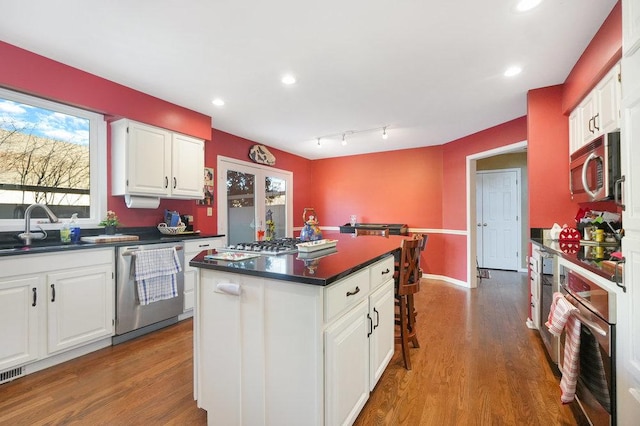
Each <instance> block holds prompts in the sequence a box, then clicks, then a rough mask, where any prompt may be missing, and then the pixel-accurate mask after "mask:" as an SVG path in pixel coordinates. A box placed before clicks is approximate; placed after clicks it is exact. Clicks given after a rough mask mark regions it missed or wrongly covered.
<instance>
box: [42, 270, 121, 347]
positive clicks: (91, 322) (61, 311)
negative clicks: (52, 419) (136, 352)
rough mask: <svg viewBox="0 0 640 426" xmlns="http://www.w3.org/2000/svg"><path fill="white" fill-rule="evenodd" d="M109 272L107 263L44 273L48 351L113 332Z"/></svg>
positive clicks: (81, 342)
mask: <svg viewBox="0 0 640 426" xmlns="http://www.w3.org/2000/svg"><path fill="white" fill-rule="evenodd" d="M112 274H113V268H112V267H111V265H110V264H104V265H97V266H95V267H83V268H74V269H69V270H65V271H61V272H56V273H52V274H47V291H48V297H47V353H49V354H52V353H55V352H59V351H62V350H65V349H69V348H72V347H76V346H78V345H81V344H83V343H86V342H90V341H93V340H95V339H98V338H101V337H105V336H111V335H112V333H113V317H114V315H113V312H114V302H115V300H114V295H113V285H112V283H113V277H112Z"/></svg>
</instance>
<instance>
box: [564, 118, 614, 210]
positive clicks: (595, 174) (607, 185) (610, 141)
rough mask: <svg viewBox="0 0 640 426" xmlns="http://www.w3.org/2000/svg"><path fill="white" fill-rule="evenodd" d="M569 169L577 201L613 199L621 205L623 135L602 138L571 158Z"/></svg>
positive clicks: (610, 134) (574, 198)
mask: <svg viewBox="0 0 640 426" xmlns="http://www.w3.org/2000/svg"><path fill="white" fill-rule="evenodd" d="M569 169H570V172H569V177H570V181H569V183H570V189H571V197H572V198H573V201H576V202H578V203H583V202H591V201H603V200H611V199H613V200H614V201H615V202H616V203H619V202H620V201H621V200H620V199H619V198H620V197H619V191H618V190H619V186H620V185H621V184H622V179H621V176H622V171H621V166H620V132H619V131H618V132H613V133H607V134H605V135H602V136H600V137H598V138H596V139H595V140H593V141H592V142H590V143H588V144H587V145H585V146H583V147H582V148H580V149H579V150H577V151H576V152H574V153H573V154H571V157H570V168H569ZM616 194H618V195H616Z"/></svg>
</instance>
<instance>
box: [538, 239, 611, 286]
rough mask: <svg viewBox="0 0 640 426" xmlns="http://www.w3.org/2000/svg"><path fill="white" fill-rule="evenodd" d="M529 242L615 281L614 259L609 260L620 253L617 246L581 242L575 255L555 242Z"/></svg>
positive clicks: (546, 240) (541, 240)
mask: <svg viewBox="0 0 640 426" xmlns="http://www.w3.org/2000/svg"><path fill="white" fill-rule="evenodd" d="M531 242H532V243H534V244H537V245H539V246H541V247H543V248H544V249H545V250H547V251H550V252H552V253H554V254H556V255H558V256H560V257H562V258H563V259H566V260H567V261H569V262H571V263H573V264H576V265H578V266H581V267H582V268H584V269H586V270H588V271H590V272H593V273H594V274H596V275H599V276H601V277H603V278H606V279H607V280H610V281H615V280H614V276H613V271H612V267H615V266H612V262H615V259H611V254H612V253H615V252H619V251H620V246H619V245H615V244H613V245H611V244H607V245H601V246H596V245H594V244H592V243H590V244H584V242H583V243H582V244H581V245H580V248H579V249H578V250H577V251H576V252H575V253H571V251H573V250H568V249H567V248H563V247H561V244H560V243H559V242H558V241H557V240H550V239H543V238H531Z"/></svg>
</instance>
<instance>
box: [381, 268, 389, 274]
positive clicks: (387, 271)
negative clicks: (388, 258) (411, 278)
mask: <svg viewBox="0 0 640 426" xmlns="http://www.w3.org/2000/svg"><path fill="white" fill-rule="evenodd" d="M390 272H391V270H389V268H387V269H386V270H384V271H382V275H387V274H388V273H390Z"/></svg>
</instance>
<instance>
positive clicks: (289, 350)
mask: <svg viewBox="0 0 640 426" xmlns="http://www.w3.org/2000/svg"><path fill="white" fill-rule="evenodd" d="M393 285H394V281H393V256H389V257H386V258H385V259H383V260H381V261H379V262H377V263H375V264H373V265H371V266H370V267H368V268H365V269H362V270H360V271H358V272H355V273H353V274H351V275H349V276H347V277H345V278H343V279H342V280H340V281H338V282H336V283H333V284H331V285H329V286H327V287H322V286H315V285H308V284H300V283H291V282H287V281H280V280H271V279H264V278H260V277H254V276H249V275H244V274H235V273H226V272H221V271H215V270H209V269H202V270H201V271H200V282H199V285H198V286H197V288H196V303H197V305H196V310H195V316H196V321H195V324H196V325H197V327H196V330H197V331H196V339H195V348H196V349H195V352H196V353H195V363H196V365H195V369H196V371H195V383H196V386H197V389H196V392H195V393H196V397H197V400H198V406H199V407H201V408H203V409H205V410H207V411H208V416H209V422H210V424H274V425H275V424H291V425H294V424H295V425H298V424H304V425H338V424H351V423H353V421H354V420H355V419H356V417H357V416H358V414H359V412H360V410H361V409H362V407H363V406H364V404H365V403H366V401H367V399H368V398H369V393H370V391H371V390H372V389H373V387H374V386H375V384H376V382H377V381H378V379H379V378H380V376H381V374H382V372H383V371H384V369H385V368H386V366H387V365H388V363H389V361H390V360H391V358H392V356H393V351H394V312H393V311H394V290H393V289H394V287H393Z"/></svg>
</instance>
